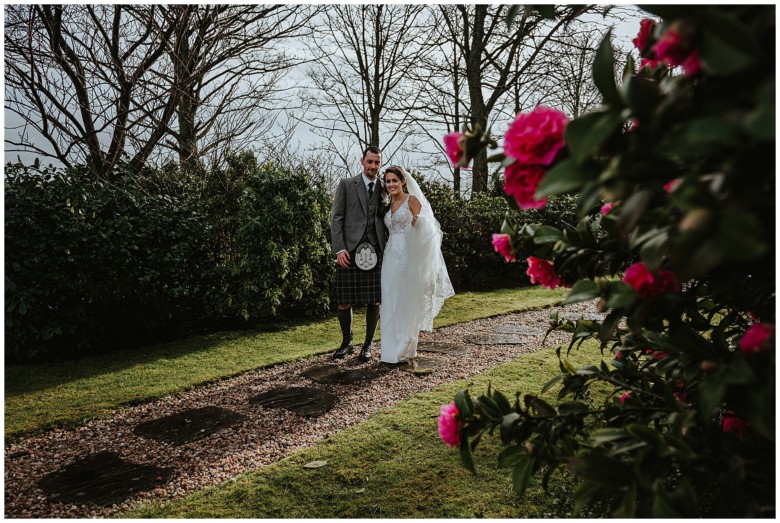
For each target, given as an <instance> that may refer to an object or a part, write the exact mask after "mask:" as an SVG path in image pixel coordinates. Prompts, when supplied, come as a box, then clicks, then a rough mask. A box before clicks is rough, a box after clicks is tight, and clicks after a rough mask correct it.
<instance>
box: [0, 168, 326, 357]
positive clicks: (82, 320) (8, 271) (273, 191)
mask: <svg viewBox="0 0 780 523" xmlns="http://www.w3.org/2000/svg"><path fill="white" fill-rule="evenodd" d="M229 163H230V166H229V167H228V169H227V170H226V171H225V172H213V173H207V175H206V177H205V182H204V180H203V179H195V178H192V177H190V176H188V175H187V174H186V173H183V172H181V171H179V170H177V169H176V168H175V167H166V168H163V169H161V170H158V171H150V170H147V171H145V172H142V173H131V172H125V173H122V176H118V177H117V181H116V182H113V183H109V182H106V181H104V180H101V179H100V178H99V177H97V176H95V175H93V174H91V173H89V172H87V171H84V170H71V171H68V172H64V171H61V170H55V169H52V168H43V169H39V168H35V167H29V168H28V167H23V166H20V165H10V164H9V165H7V166H6V179H5V242H6V243H5V248H6V266H5V300H6V313H5V327H6V330H5V334H6V343H5V354H6V358H7V359H8V361H30V360H40V359H42V358H52V357H54V358H61V357H74V356H81V355H84V354H90V353H102V352H110V351H112V350H116V349H120V348H128V347H134V346H139V345H141V344H145V343H153V342H157V341H161V340H165V339H171V338H174V337H178V336H183V335H186V334H188V333H192V332H196V331H202V330H204V329H207V328H213V327H214V326H215V325H222V324H224V322H225V321H234V319H235V318H243V319H242V320H241V321H246V320H257V319H260V318H263V317H267V316H271V315H275V314H277V313H279V312H290V311H293V310H300V311H305V312H306V313H311V314H316V313H320V312H323V311H324V310H326V305H327V296H328V294H329V292H330V285H331V283H330V282H331V280H330V278H331V276H330V271H329V270H328V269H329V265H328V261H329V255H328V236H327V227H326V224H327V223H328V220H329V199H328V197H327V195H326V194H325V191H324V190H322V188H321V187H320V186H319V185H318V183H316V181H312V180H310V179H308V177H307V176H306V173H304V172H302V171H296V172H293V171H288V170H285V169H281V168H275V167H273V166H270V165H266V166H262V167H261V166H257V165H256V162H255V160H254V158H253V157H251V155H245V156H240V157H236V158H233V159H231V160H230V162H229ZM293 215H294V216H295V219H291V216H293Z"/></svg>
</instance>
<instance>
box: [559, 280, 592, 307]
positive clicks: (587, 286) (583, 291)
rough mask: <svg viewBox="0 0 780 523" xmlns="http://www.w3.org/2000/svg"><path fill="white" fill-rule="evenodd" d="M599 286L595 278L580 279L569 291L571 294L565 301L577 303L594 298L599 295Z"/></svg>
mask: <svg viewBox="0 0 780 523" xmlns="http://www.w3.org/2000/svg"><path fill="white" fill-rule="evenodd" d="M599 295H600V294H599V286H598V284H597V283H596V282H594V281H593V280H579V281H578V282H577V283H575V284H574V286H573V287H572V288H571V291H569V295H568V296H566V299H565V300H563V303H577V302H580V301H585V300H592V299H593V298H596V297H598V296H599Z"/></svg>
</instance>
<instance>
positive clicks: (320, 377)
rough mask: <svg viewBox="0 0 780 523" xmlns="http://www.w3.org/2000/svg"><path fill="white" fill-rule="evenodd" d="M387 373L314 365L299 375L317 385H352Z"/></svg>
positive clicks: (329, 365) (376, 370)
mask: <svg viewBox="0 0 780 523" xmlns="http://www.w3.org/2000/svg"><path fill="white" fill-rule="evenodd" d="M386 372H387V371H386V370H383V369H351V370H341V369H340V368H339V366H338V365H333V364H330V363H329V364H325V365H316V366H314V367H312V368H310V369H308V370H306V371H304V372H302V373H301V375H302V376H306V377H307V378H311V379H312V380H314V381H316V382H317V383H325V384H338V385H354V384H356V383H360V382H363V381H369V380H373V379H376V378H378V377H379V376H382V375H383V374H385V373H386Z"/></svg>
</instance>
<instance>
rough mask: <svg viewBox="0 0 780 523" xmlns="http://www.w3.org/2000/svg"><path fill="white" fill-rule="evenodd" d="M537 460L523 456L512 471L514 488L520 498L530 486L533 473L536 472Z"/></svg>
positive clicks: (526, 455)
mask: <svg viewBox="0 0 780 523" xmlns="http://www.w3.org/2000/svg"><path fill="white" fill-rule="evenodd" d="M535 460H536V459H535V458H534V457H533V456H530V455H528V454H523V456H521V457H520V461H519V462H518V463H517V465H515V468H514V470H513V471H512V486H513V487H514V489H515V492H517V494H518V495H519V496H522V495H523V494H525V491H526V489H527V488H528V484H529V483H530V482H531V473H532V472H533V470H534V461H535Z"/></svg>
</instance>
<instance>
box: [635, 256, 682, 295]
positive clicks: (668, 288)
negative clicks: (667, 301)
mask: <svg viewBox="0 0 780 523" xmlns="http://www.w3.org/2000/svg"><path fill="white" fill-rule="evenodd" d="M623 281H624V282H626V283H628V284H629V285H631V286H632V287H633V288H634V290H635V291H636V292H637V293H638V294H639V295H640V296H642V297H643V298H646V299H653V298H657V297H659V296H661V295H663V294H666V293H668V292H679V291H680V289H681V287H680V283H679V282H678V281H677V277H676V276H675V275H674V273H673V272H670V271H658V274H653V273H652V272H650V271H649V270H648V268H647V266H646V265H645V264H644V263H643V262H638V263H635V264H634V265H632V266H631V267H629V268H628V269H626V274H625V276H623Z"/></svg>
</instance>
